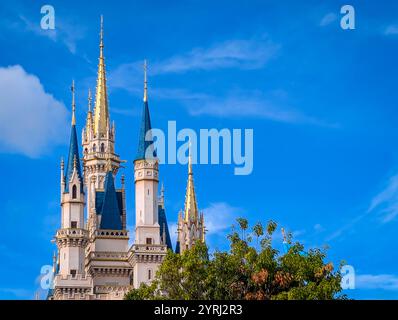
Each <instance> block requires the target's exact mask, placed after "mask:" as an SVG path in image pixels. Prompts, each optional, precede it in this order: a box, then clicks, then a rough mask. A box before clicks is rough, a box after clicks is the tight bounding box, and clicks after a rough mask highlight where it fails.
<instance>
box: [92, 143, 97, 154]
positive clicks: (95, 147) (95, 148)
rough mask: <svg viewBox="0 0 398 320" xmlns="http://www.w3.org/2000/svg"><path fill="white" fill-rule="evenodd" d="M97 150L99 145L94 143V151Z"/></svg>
mask: <svg viewBox="0 0 398 320" xmlns="http://www.w3.org/2000/svg"><path fill="white" fill-rule="evenodd" d="M96 151H97V145H96V144H95V143H94V145H93V152H96Z"/></svg>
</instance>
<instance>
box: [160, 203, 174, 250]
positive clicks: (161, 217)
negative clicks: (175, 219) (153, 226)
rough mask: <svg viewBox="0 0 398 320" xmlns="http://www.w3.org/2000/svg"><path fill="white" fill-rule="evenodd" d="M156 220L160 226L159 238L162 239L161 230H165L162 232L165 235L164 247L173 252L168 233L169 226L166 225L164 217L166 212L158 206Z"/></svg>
mask: <svg viewBox="0 0 398 320" xmlns="http://www.w3.org/2000/svg"><path fill="white" fill-rule="evenodd" d="M158 209H159V210H158V220H159V225H160V238H162V237H163V228H164V229H165V230H164V232H165V234H166V243H165V244H166V245H167V248H168V249H170V250H173V246H172V244H171V237H170V232H169V226H168V224H167V217H166V210H165V209H164V208H162V207H161V206H159V208H158Z"/></svg>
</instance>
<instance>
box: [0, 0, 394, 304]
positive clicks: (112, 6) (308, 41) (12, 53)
mask: <svg viewBox="0 0 398 320" xmlns="http://www.w3.org/2000/svg"><path fill="white" fill-rule="evenodd" d="M43 4H44V3H43ZM46 4H47V3H46ZM48 4H51V5H53V6H54V8H55V17H56V20H55V21H56V29H55V31H45V30H41V29H40V19H41V17H42V16H41V14H40V8H41V5H42V4H41V3H39V2H35V3H33V2H30V1H2V2H1V4H0V48H1V50H0V118H1V121H0V164H1V168H2V183H1V184H0V212H1V215H0V221H1V226H2V232H1V235H0V261H1V262H2V263H1V264H0V271H1V274H2V275H3V276H2V277H1V280H0V298H3V299H4V298H7V299H31V298H33V296H34V293H35V291H36V290H37V289H38V277H39V275H40V268H41V266H42V265H45V264H51V256H52V252H53V250H54V245H53V244H52V243H51V242H50V240H51V238H52V237H53V235H54V233H55V230H56V229H57V228H58V225H59V217H60V206H59V179H60V177H59V162H60V158H61V157H62V156H64V157H65V156H66V154H67V148H68V146H67V143H68V141H69V123H70V116H71V114H70V101H71V97H70V83H71V81H72V79H74V80H75V82H76V87H77V88H76V91H77V122H78V129H79V131H80V130H81V128H82V124H83V123H84V119H85V114H86V111H87V91H88V89H89V88H91V89H92V90H94V89H95V77H96V69H97V61H98V60H97V59H98V33H99V16H100V14H103V15H104V21H105V22H104V23H105V57H106V64H107V75H108V85H109V99H110V112H111V118H112V119H113V120H114V121H115V123H116V130H117V131H116V139H117V140H116V150H117V152H118V153H119V154H120V155H121V157H122V158H123V159H126V160H127V161H128V162H127V163H126V166H125V169H124V170H123V173H124V174H125V176H126V181H127V185H126V187H127V206H128V208H127V209H128V224H129V225H130V226H133V225H134V189H133V174H132V160H133V158H134V155H135V151H136V147H137V139H138V130H139V128H138V127H139V123H140V114H141V104H142V62H143V60H144V59H148V61H149V104H150V110H151V116H152V123H153V126H154V127H158V128H162V129H166V128H167V121H169V120H175V121H177V128H178V129H181V128H185V127H187V128H192V129H194V130H199V129H200V128H217V129H222V128H230V129H233V128H242V129H244V128H252V129H253V130H254V170H253V173H252V174H251V175H249V176H235V175H234V174H233V167H232V166H227V165H196V166H194V173H195V185H196V190H197V198H198V201H199V206H200V208H201V209H202V210H203V211H204V213H205V219H206V221H207V224H208V228H209V234H208V242H209V244H210V245H211V246H212V248H220V249H223V248H225V246H226V242H225V234H226V233H227V232H228V230H229V227H230V225H231V224H232V223H233V221H234V219H235V218H236V217H238V216H245V217H248V218H249V219H250V221H252V222H253V223H254V222H257V221H264V222H266V221H268V220H269V219H272V220H275V221H277V222H278V223H279V224H280V225H281V226H284V227H285V228H286V229H288V230H290V231H292V232H293V234H294V235H295V237H296V239H298V240H300V241H302V242H304V243H305V245H306V246H308V247H312V246H323V245H326V244H327V245H328V246H329V257H328V258H329V259H330V260H332V261H333V262H334V263H335V264H336V265H338V263H339V261H341V260H345V261H346V262H347V263H349V264H350V265H352V266H354V268H355V271H356V277H357V283H356V286H357V287H356V289H355V290H349V291H346V293H347V294H348V295H349V297H352V298H362V299H371V298H375V299H397V298H398V270H397V267H396V265H397V263H398V256H397V251H396V250H394V245H395V244H396V243H397V240H396V230H397V228H398V223H397V221H398V148H397V138H398V129H397V128H398V126H397V123H398V109H397V101H398V93H397V90H396V89H395V88H396V85H397V81H396V74H397V73H398V64H397V63H396V57H397V56H398V3H395V2H392V1H386V2H385V4H380V2H379V1H350V4H352V5H353V6H354V8H355V11H356V29H355V30H342V29H341V28H340V18H341V16H342V15H341V14H340V8H341V6H342V5H343V4H345V3H343V2H340V1H322V3H319V1H300V2H298V1H184V2H181V1H167V2H165V1H145V2H144V1H140V2H138V1H134V2H131V3H127V1H126V2H123V1H120V2H118V1H112V2H109V1H107V2H105V1H103V2H101V1H98V2H96V5H95V6H94V5H92V4H91V2H88V1H87V2H83V1H79V2H77V1H68V2H67V3H66V2H61V1H51V2H48ZM161 179H162V181H164V185H165V189H166V211H167V216H168V220H169V222H170V223H171V224H172V225H173V224H175V221H176V220H177V213H178V211H179V210H180V209H181V208H182V206H183V202H184V195H185V186H186V179H187V175H186V167H185V166H182V165H163V166H162V167H161ZM274 241H275V245H277V246H279V245H280V241H281V240H280V233H279V231H278V234H277V236H276V237H275V240H274Z"/></svg>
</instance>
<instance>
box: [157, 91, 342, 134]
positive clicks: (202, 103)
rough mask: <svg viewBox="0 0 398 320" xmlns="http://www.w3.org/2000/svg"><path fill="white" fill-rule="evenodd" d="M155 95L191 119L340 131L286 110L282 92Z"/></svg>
mask: <svg viewBox="0 0 398 320" xmlns="http://www.w3.org/2000/svg"><path fill="white" fill-rule="evenodd" d="M153 95H155V96H157V97H159V98H161V99H172V100H176V101H177V102H178V103H179V104H181V105H182V106H183V107H185V108H186V110H187V111H188V112H189V114H190V115H192V116H202V115H203V116H214V117H222V118H225V117H228V118H238V117H240V118H241V117H249V118H250V117H252V118H260V119H267V120H271V121H277V122H285V123H295V124H310V125H317V126H324V127H333V128H336V127H338V124H336V123H328V122H327V121H323V120H321V119H318V118H316V117H312V116H309V115H306V114H305V113H303V112H301V111H299V110H297V109H295V108H292V107H289V106H286V105H287V104H288V102H286V101H285V100H286V99H285V96H286V93H284V92H283V90H278V91H272V92H267V93H264V92H260V91H258V90H253V91H242V90H239V91H236V90H235V91H231V92H229V93H227V94H226V96H217V97H216V96H212V95H209V94H206V93H195V92H189V91H186V90H181V89H158V90H154V91H153Z"/></svg>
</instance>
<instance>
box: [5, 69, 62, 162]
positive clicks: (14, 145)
mask: <svg viewBox="0 0 398 320" xmlns="http://www.w3.org/2000/svg"><path fill="white" fill-rule="evenodd" d="M0 119H1V122H0V150H1V151H2V152H10V153H19V154H23V155H26V156H29V157H38V156H40V155H42V154H45V153H48V152H49V151H50V150H49V149H50V148H51V147H52V146H54V145H57V144H64V143H65V142H66V141H67V139H66V138H65V137H67V136H68V135H67V128H68V120H67V119H68V111H67V109H66V108H65V106H64V105H63V104H62V103H61V102H59V101H57V100H56V99H55V98H54V97H53V96H52V95H51V94H49V93H46V92H45V90H44V88H43V85H42V84H41V83H40V80H39V79H38V78H37V77H36V76H35V75H32V74H28V73H26V71H25V70H24V69H23V68H22V67H21V66H20V65H15V66H10V67H6V68H0Z"/></svg>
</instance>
